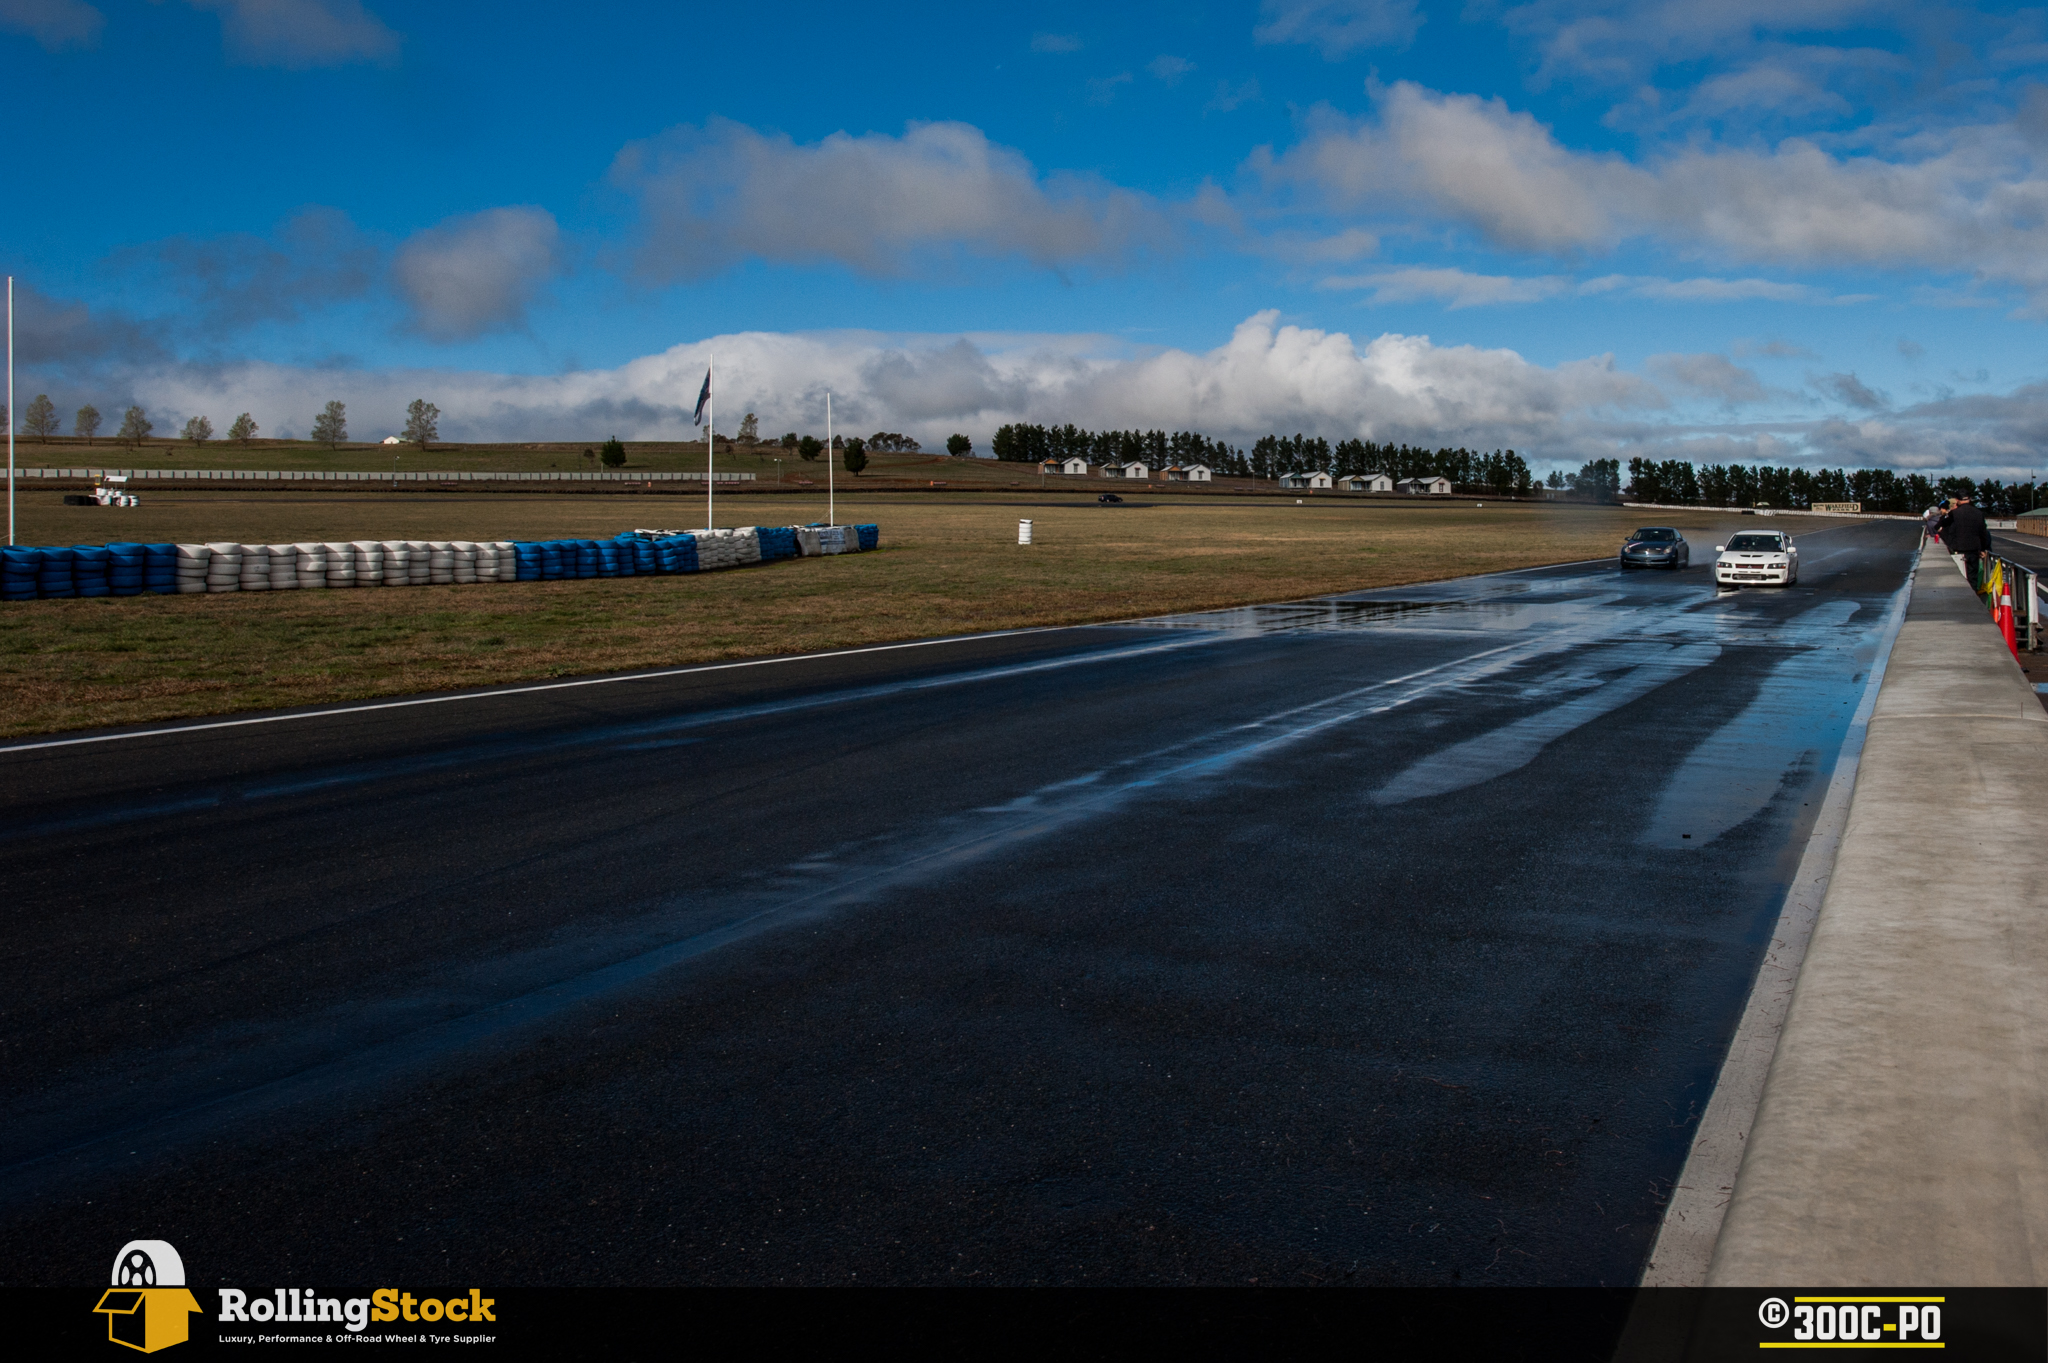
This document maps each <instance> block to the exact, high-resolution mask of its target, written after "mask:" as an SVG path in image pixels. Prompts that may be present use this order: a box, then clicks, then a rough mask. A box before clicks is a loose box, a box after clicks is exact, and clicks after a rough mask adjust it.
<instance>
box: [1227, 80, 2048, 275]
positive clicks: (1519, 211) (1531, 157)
mask: <svg viewBox="0 0 2048 1363" xmlns="http://www.w3.org/2000/svg"><path fill="white" fill-rule="evenodd" d="M1378 104H1379V107H1378V117H1377V119H1376V120H1369V121H1358V122H1350V121H1344V120H1340V119H1337V118H1335V117H1334V116H1331V115H1329V114H1327V113H1325V114H1323V115H1321V116H1320V117H1318V118H1317V119H1315V120H1314V121H1312V123H1311V126H1310V130H1309V133H1308V135H1307V136H1306V137H1305V138H1304V139H1303V140H1302V142H1301V143H1300V144H1299V145H1297V146H1295V147H1293V148H1292V149H1290V150H1288V151H1287V152H1286V153H1285V154H1284V155H1281V156H1278V157H1275V156H1274V155H1273V154H1272V153H1271V152H1269V151H1266V150H1264V149H1261V150H1260V151H1259V152H1256V153H1255V154H1254V155H1253V157H1252V158H1251V161H1250V163H1249V166H1250V169H1251V170H1252V171H1254V172H1255V173H1256V174H1258V175H1259V176H1261V177H1262V178H1263V179H1264V180H1265V182H1266V183H1267V185H1268V186H1269V188H1270V189H1273V190H1276V191H1277V190H1293V191H1297V192H1305V193H1306V194H1308V195H1309V196H1310V197H1311V198H1312V199H1317V200H1320V202H1322V203H1323V204H1324V205H1325V206H1326V207H1328V208H1329V209H1332V210H1335V211H1338V212H1367V213H1374V214H1380V215H1387V214H1403V213H1405V214H1407V215H1409V216H1412V217H1420V218H1422V219H1424V220H1425V221H1449V222H1451V223H1456V224H1462V225H1464V226H1466V227H1469V228H1470V229H1472V230H1473V231H1475V232H1477V233H1478V234H1479V235H1480V236H1481V237H1482V238H1484V239H1485V240H1486V241H1487V242H1488V243H1489V244H1491V245H1493V246H1496V247H1501V248H1507V249H1512V250H1536V251H1544V252H1549V253H1552V254H1556V255H1561V256H1578V255H1583V254H1585V253H1588V252H1599V251H1606V250H1610V249H1612V248H1614V247H1615V246H1617V245H1619V244H1620V243H1622V242H1624V241H1627V240H1630V239H1647V240H1650V241H1653V242H1655V243H1657V244H1659V245H1661V246H1663V247H1665V248H1667V249H1671V250H1675V251H1681V252H1688V253H1700V252H1711V253H1715V254H1718V255H1722V256H1725V257H1728V258H1731V259H1737V260H1746V261H1755V262H1759V263H1768V264H1773V265H1782V266H1821V267H1829V268H1839V267H1843V266H1866V267H1878V268H1886V269H1905V268H1921V269H1935V270H1940V271H1943V272H1950V273H1952V272H1959V271H1962V272H1974V273H1976V274H1977V275H1978V276H1980V277H1983V278H1991V279H2002V280H2009V281H2013V282H2017V283H2020V284H2022V285H2024V286H2026V287H2029V288H2032V289H2038V290H2042V291H2043V292H2044V294H2048V177H2044V176H2043V175H2041V174H2039V173H2037V172H2036V171H2035V169H2034V166H2033V161H2032V156H2031V153H2030V151H2029V149H2028V147H2027V145H2026V143H2025V141H2024V139H2022V138H2021V137H2020V136H2018V134H2017V133H2016V132H2015V131H2014V129H2013V128H2012V127H2011V125H2010V124H2007V125H2001V126H1992V127H1977V128H1953V129H1950V130H1948V131H1946V132H1944V133H1940V134H1935V133H1932V132H1930V133H1928V134H1926V135H1925V136H1924V137H1923V138H1922V139H1921V142H1920V144H1919V148H1918V150H1917V151H1916V152H1915V153H1914V159H1900V160H1886V159H1884V158H1882V157H1879V156H1876V155H1854V156H1846V155H1843V156H1838V155H1835V154H1833V153H1830V152H1828V151H1825V150H1823V149H1822V148H1821V147H1820V146H1819V145H1817V144H1816V143H1814V142H1812V141H1808V140H1804V139H1800V138H1788V139H1786V140H1784V141H1782V142H1780V143H1779V144H1777V145H1776V146H1775V147H1772V148H1768V149H1762V148H1752V147H1737V148H1730V147H1720V146H1714V145H1712V144H1692V143H1688V144H1684V145H1681V146H1679V147H1677V148H1675V149H1673V150H1671V151H1669V152H1667V153H1663V154H1659V155H1656V156H1653V157H1651V158H1649V159H1648V160H1647V161H1646V162H1645V163H1644V164H1641V165H1637V164H1633V163H1631V162H1629V161H1627V160H1625V159H1624V158H1622V157H1620V156H1616V155H1611V154H1605V153H1588V152H1579V151H1574V150H1571V149H1569V148H1567V147H1565V146H1563V145H1562V144H1561V143H1559V142H1558V141H1557V139H1556V138H1555V137H1554V136H1553V135H1552V133H1551V131H1550V129H1548V128H1547V127H1544V126H1543V125H1541V124H1539V123H1538V122H1537V121H1536V120H1535V119H1533V118H1531V117H1530V116H1529V115H1528V114H1526V113H1520V112H1516V111H1514V110H1512V109H1510V108H1509V107H1508V106H1507V105H1506V103H1505V102H1503V101H1501V100H1498V99H1481V98H1478V97H1476V96H1471V95H1444V94H1439V93H1436V92H1434V91H1430V90H1426V89H1424V88H1422V87H1421V86H1418V85H1413V84H1410V83H1406V82H1403V83H1401V84H1397V85H1393V86H1390V87H1385V88H1383V89H1380V90H1379V91H1378Z"/></svg>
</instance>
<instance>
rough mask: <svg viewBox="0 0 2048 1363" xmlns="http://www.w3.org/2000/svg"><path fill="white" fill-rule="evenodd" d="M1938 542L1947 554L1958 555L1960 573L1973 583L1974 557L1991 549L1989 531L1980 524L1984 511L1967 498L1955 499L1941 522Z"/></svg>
mask: <svg viewBox="0 0 2048 1363" xmlns="http://www.w3.org/2000/svg"><path fill="white" fill-rule="evenodd" d="M1941 542H1942V543H1943V544H1945V545H1947V546H1948V551H1949V552H1950V553H1951V554H1960V555H1961V556H1962V560H1963V572H1964V573H1965V574H1966V575H1967V576H1968V577H1969V579H1970V585H1971V586H1972V587H1975V586H1976V585H1977V559H1978V556H1979V555H1982V554H1988V553H1990V552H1991V531H1990V528H1989V527H1987V526H1986V525H1985V524H1984V512H1983V510H1982V509H1981V508H1979V507H1977V506H1976V505H1975V504H1973V503H1972V502H1971V501H1970V499H1969V498H1968V497H1958V498H1956V504H1955V509H1954V510H1952V511H1950V512H1949V513H1948V515H1947V516H1945V517H1943V518H1942V522H1941Z"/></svg>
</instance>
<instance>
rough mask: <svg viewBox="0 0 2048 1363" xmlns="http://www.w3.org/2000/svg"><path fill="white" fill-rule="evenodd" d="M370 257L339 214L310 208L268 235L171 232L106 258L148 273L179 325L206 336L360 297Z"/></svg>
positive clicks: (372, 272) (369, 274) (372, 251)
mask: <svg viewBox="0 0 2048 1363" xmlns="http://www.w3.org/2000/svg"><path fill="white" fill-rule="evenodd" d="M377 258H378V251H377V248H376V246H375V245H374V243H372V242H371V241H370V240H369V238H368V237H366V236H365V235H364V234H363V233H362V232H361V231H360V230H358V229H357V227H356V225H355V224H354V223H353V222H352V221H350V219H349V216H348V215H347V214H346V213H343V212H342V211H341V210H340V209H336V208H322V207H314V208H308V209H305V210H303V211H301V212H300V213H298V214H296V215H295V216H293V217H292V218H290V219H288V220H287V221H285V222H284V223H282V224H281V225H280V226H279V227H278V229H277V230H276V231H275V232H274V233H272V234H271V235H270V236H269V237H261V236H257V235H255V234H253V233H240V232H238V233H232V234H230V235H227V236H220V237H170V238H167V239H165V240H163V241H157V242H151V243H149V244H147V245H145V246H136V247H129V248H126V249H124V250H120V251H117V252H115V253H114V255H113V256H112V257H111V258H110V261H109V263H110V264H111V265H112V266H113V267H114V268H115V269H116V270H118V271H121V272H124V273H125V272H128V271H134V272H136V274H137V275H139V276H143V277H148V276H154V277H155V278H156V279H157V280H158V281H159V282H160V283H161V284H162V285H163V286H164V287H166V288H168V289H169V290H170V291H172V292H173V293H175V294H177V295H178V296H179V297H180V298H181V299H182V300H183V306H182V307H181V308H180V310H179V315H178V319H177V320H178V323H179V325H180V326H181V328H182V329H184V330H186V331H188V332H191V333H196V334H197V335H200V336H205V337H213V336H220V335H225V334H227V333H229V332H231V331H234V330H236V329H237V328H240V327H245V326H249V325H251V324H254V323H259V322H272V321H288V320H291V319H293V318H297V317H301V316H304V315H305V314H306V313H308V312H310V311H313V310H315V309H317V308H321V307H324V306H326V305H328V304H330V303H335V302H339V301H342V300H345V299H351V298H357V297H360V296H362V295H363V294H365V293H367V292H369V290H370V289H371V287H372V286H373V285H374V284H375V282H376V273H377Z"/></svg>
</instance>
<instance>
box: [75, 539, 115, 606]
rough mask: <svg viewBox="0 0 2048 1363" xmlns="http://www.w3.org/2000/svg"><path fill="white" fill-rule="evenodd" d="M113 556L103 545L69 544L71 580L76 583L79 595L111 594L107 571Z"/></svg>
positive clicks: (111, 563)
mask: <svg viewBox="0 0 2048 1363" xmlns="http://www.w3.org/2000/svg"><path fill="white" fill-rule="evenodd" d="M113 557H114V556H113V555H112V554H109V553H108V552H107V550H106V547H105V546H104V545H99V544H74V545H72V546H71V580H72V581H73V582H76V583H77V584H78V594H79V595H80V596H111V595H112V594H113V590H114V589H113V586H112V585H111V584H110V583H109V582H108V581H107V571H108V569H110V568H111V567H113Z"/></svg>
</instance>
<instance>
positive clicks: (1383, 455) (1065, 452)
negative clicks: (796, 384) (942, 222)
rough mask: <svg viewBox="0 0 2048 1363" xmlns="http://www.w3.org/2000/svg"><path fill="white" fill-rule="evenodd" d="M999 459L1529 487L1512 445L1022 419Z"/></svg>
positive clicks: (1003, 436) (1005, 430) (1001, 432)
mask: <svg viewBox="0 0 2048 1363" xmlns="http://www.w3.org/2000/svg"><path fill="white" fill-rule="evenodd" d="M992 445H993V449H994V451H995V456H996V458H998V459H1004V460H1009V461H1011V462H1014V463H1023V464H1035V463H1038V462H1040V461H1041V460H1045V459H1086V460H1087V461H1088V462H1089V463H1091V464H1111V463H1119V464H1128V463H1133V462H1143V463H1147V464H1151V465H1152V466H1154V467H1155V468H1156V467H1164V466H1166V465H1168V464H1207V465H1208V466H1209V467H1210V468H1211V469H1213V470H1214V471H1216V472H1217V473H1221V474H1225V475H1227V476H1231V477H1237V478H1278V477H1280V475H1282V474H1285V473H1297V472H1303V473H1305V472H1311V471H1314V470H1322V471H1325V472H1328V473H1330V474H1333V475H1334V476H1336V477H1339V478H1345V477H1349V476H1351V475H1352V474H1358V473H1384V474H1386V475H1387V476H1388V477H1390V478H1436V477H1441V478H1448V479H1450V480H1451V482H1452V483H1453V484H1454V485H1456V486H1459V487H1466V488H1474V489H1485V490H1490V491H1495V492H1499V493H1508V492H1528V491H1529V490H1530V489H1531V488H1532V487H1533V486H1534V481H1533V477H1532V475H1531V474H1530V472H1529V465H1528V463H1527V462H1526V461H1525V460H1524V459H1523V458H1522V457H1521V456H1520V455H1518V454H1516V453H1515V452H1514V451H1513V450H1495V451H1494V452H1493V453H1491V454H1487V453H1485V452H1484V451H1480V450H1470V449H1466V448H1464V447H1463V446H1459V447H1456V448H1450V447H1445V448H1441V449H1434V450H1431V449H1424V448H1422V447H1420V446H1416V445H1405V444H1394V443H1392V442H1386V443H1381V442H1376V441H1371V440H1357V439H1352V440H1340V441H1338V442H1337V443H1336V444H1334V445H1332V444H1331V443H1330V442H1329V441H1328V440H1326V439H1325V438H1323V437H1322V436H1319V435H1314V436H1311V435H1302V434H1300V433H1296V434H1294V435H1263V436H1260V437H1259V438H1258V439H1257V440H1255V441H1253V442H1252V445H1251V448H1250V449H1244V448H1241V447H1239V446H1234V445H1230V444H1226V443H1225V442H1223V441H1221V440H1212V439H1210V438H1209V437H1208V436H1205V435H1203V434H1201V433H1200V432H1198V431H1175V432H1173V433H1171V434H1169V433H1167V432H1165V431H1086V430H1082V429H1081V428H1080V427H1078V426H1074V425H1071V424H1069V425H1065V426H1034V425H1030V424H1028V423H1018V424H1014V425H1008V426H1003V427H1001V428H1000V429H998V430H997V431H996V435H995V440H994V441H993V442H992Z"/></svg>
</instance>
